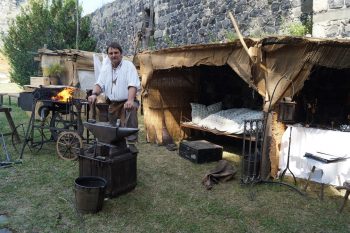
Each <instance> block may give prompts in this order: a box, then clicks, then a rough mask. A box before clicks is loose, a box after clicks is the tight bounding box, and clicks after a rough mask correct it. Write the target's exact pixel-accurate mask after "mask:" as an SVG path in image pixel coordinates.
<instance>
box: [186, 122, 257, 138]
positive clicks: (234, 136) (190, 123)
mask: <svg viewBox="0 0 350 233" xmlns="http://www.w3.org/2000/svg"><path fill="white" fill-rule="evenodd" d="M180 127H181V128H188V129H194V130H200V131H204V132H209V133H212V134H215V135H222V136H226V137H231V138H237V139H244V138H243V134H229V133H225V132H222V131H219V130H213V129H208V128H205V127H202V126H199V125H197V124H195V123H193V122H191V121H181V122H180ZM248 138H251V141H255V137H250V136H249V137H246V140H248Z"/></svg>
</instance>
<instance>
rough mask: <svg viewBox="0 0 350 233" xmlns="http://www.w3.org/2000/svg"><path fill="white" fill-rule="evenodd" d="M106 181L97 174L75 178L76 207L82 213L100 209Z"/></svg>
mask: <svg viewBox="0 0 350 233" xmlns="http://www.w3.org/2000/svg"><path fill="white" fill-rule="evenodd" d="M106 187H107V181H106V180H105V179H104V178H102V177H98V176H81V177H79V178H77V179H76V180H75V204H76V209H77V210H78V211H79V212H80V213H82V214H88V213H97V212H98V211H100V210H101V209H102V206H103V200H104V197H105V193H106Z"/></svg>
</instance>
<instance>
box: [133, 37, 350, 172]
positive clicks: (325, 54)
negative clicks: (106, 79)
mask: <svg viewBox="0 0 350 233" xmlns="http://www.w3.org/2000/svg"><path fill="white" fill-rule="evenodd" d="M245 42H246V44H247V46H248V48H250V51H251V54H252V59H251V58H250V57H249V56H248V54H247V52H246V51H245V50H244V48H243V47H242V45H241V43H240V42H239V41H238V40H236V41H234V42H230V43H221V44H208V45H191V46H183V47H179V48H169V49H163V50H159V51H145V52H142V53H139V54H138V55H137V57H136V60H135V61H136V64H137V65H138V66H139V68H140V74H141V78H142V88H143V93H142V99H143V106H144V115H145V128H146V131H147V135H148V138H149V140H150V141H151V142H155V141H161V138H162V129H163V128H164V127H166V128H167V129H168V131H169V133H170V135H171V136H172V137H173V138H174V139H177V140H180V139H181V138H182V137H183V135H184V134H183V132H182V130H181V128H180V121H181V118H182V116H183V115H187V116H188V115H190V113H189V112H190V111H191V109H190V108H189V102H190V101H193V100H194V99H195V97H193V95H194V96H195V94H193V95H192V96H191V94H190V93H191V92H193V91H194V90H196V88H195V83H194V82H193V79H191V76H198V72H196V68H200V67H203V66H206V67H221V68H224V67H225V68H227V67H229V68H230V69H232V71H233V73H232V78H235V79H236V76H238V77H240V78H241V79H242V80H244V82H245V83H246V85H247V86H249V87H250V88H251V89H253V90H256V91H257V92H258V93H259V94H260V95H261V96H262V97H263V99H264V103H263V104H262V105H263V106H262V107H263V109H264V111H265V112H272V110H276V108H275V106H276V104H277V103H278V101H279V100H281V98H282V97H284V96H292V95H293V94H296V93H298V92H299V91H300V90H302V88H303V86H304V83H305V81H307V80H308V78H309V77H310V75H312V74H313V72H314V71H315V70H318V68H322V69H328V70H334V71H335V70H340V71H341V72H343V74H339V75H348V74H349V73H348V69H350V41H348V40H335V39H316V38H296V37H267V38H263V39H261V40H254V39H247V38H246V39H245ZM186 71H187V72H186ZM344 72H345V73H344ZM204 73H205V72H204ZM234 74H236V75H234ZM199 76H200V77H199V79H200V78H203V76H205V74H204V75H203V72H201V75H199ZM228 76H229V75H228ZM212 77H213V79H216V78H217V75H216V76H212ZM347 84H348V83H347ZM347 84H345V85H347ZM224 85H225V84H224ZM346 88H348V89H349V91H350V87H349V86H347V87H346ZM174 90H175V91H174ZM342 101H345V102H346V101H347V100H342ZM344 104H349V103H344ZM268 116H269V118H268V119H269V120H268V127H267V134H266V137H269V138H270V139H271V138H272V139H271V140H265V141H266V142H267V141H268V143H269V144H270V146H269V148H270V158H271V160H272V162H271V163H272V167H274V169H275V171H274V173H275V172H276V169H277V168H276V166H277V165H276V163H278V162H276V161H275V162H274V161H273V159H272V158H273V157H276V154H278V153H277V151H278V146H279V142H280V137H281V134H280V133H278V130H277V129H278V128H282V130H283V129H284V128H283V125H282V126H281V125H279V124H277V122H276V119H277V117H276V114H268ZM272 122H274V123H276V124H273V123H272ZM276 125H277V126H276ZM267 147H268V146H267V145H265V149H266V148H267ZM267 160H268V159H267ZM265 162H266V163H269V161H265Z"/></svg>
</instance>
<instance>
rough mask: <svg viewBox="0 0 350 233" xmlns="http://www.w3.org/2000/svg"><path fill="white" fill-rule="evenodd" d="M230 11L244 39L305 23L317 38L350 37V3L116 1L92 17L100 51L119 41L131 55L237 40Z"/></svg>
mask: <svg viewBox="0 0 350 233" xmlns="http://www.w3.org/2000/svg"><path fill="white" fill-rule="evenodd" d="M228 11H231V12H232V13H233V14H234V16H235V18H236V20H237V21H238V24H239V27H240V29H241V31H242V33H243V35H244V36H250V37H261V36H267V35H281V34H285V33H286V31H285V29H286V27H288V25H290V24H291V23H302V24H304V25H309V26H310V29H311V30H310V32H309V33H310V34H311V33H312V36H314V37H331V38H334V37H337V38H350V0H234V1H232V0H142V1H140V0H116V1H114V2H112V3H110V4H108V5H105V6H104V7H103V8H102V9H100V10H98V11H96V12H94V13H93V14H92V15H91V16H90V17H92V23H93V26H92V30H91V34H92V36H94V37H96V38H97V40H98V48H99V50H101V51H102V50H103V48H104V47H105V45H106V43H107V42H108V41H110V40H118V41H120V42H121V43H122V46H123V47H125V48H126V51H127V53H128V54H133V53H134V52H135V51H137V49H140V48H145V47H148V48H151V49H152V48H154V49H159V48H166V47H172V46H178V45H186V44H198V43H212V42H220V41H226V40H230V38H232V37H233V36H234V34H233V33H234V30H233V27H232V24H231V21H230V19H229V17H228Z"/></svg>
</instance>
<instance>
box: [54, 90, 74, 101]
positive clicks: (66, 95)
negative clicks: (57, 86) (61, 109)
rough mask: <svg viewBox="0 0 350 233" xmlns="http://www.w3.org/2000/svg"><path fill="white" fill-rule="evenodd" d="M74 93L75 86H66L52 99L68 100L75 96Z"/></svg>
mask: <svg viewBox="0 0 350 233" xmlns="http://www.w3.org/2000/svg"><path fill="white" fill-rule="evenodd" d="M73 93H74V88H72V87H66V88H64V89H63V90H62V91H60V92H59V93H57V95H56V96H53V97H51V99H52V100H55V101H60V102H68V101H69V100H70V99H71V98H72V97H73Z"/></svg>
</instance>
